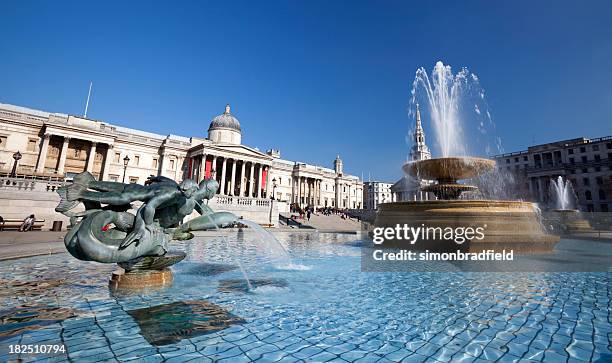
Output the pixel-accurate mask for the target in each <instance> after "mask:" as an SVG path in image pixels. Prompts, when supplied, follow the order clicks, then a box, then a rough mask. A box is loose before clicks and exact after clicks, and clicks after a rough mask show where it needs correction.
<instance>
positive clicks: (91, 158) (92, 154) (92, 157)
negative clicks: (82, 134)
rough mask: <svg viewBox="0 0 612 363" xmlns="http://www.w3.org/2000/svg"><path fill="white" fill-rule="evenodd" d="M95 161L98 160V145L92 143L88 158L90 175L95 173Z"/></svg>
mask: <svg viewBox="0 0 612 363" xmlns="http://www.w3.org/2000/svg"><path fill="white" fill-rule="evenodd" d="M95 160H96V143H95V142H93V141H92V142H91V147H90V148H89V156H88V157H87V171H88V172H90V173H91V172H92V171H93V164H94V161H95Z"/></svg>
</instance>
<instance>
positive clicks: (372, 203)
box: [363, 181, 395, 210]
mask: <svg viewBox="0 0 612 363" xmlns="http://www.w3.org/2000/svg"><path fill="white" fill-rule="evenodd" d="M392 185H393V184H392V183H385V182H379V181H370V182H364V183H363V205H364V208H365V209H368V210H376V209H377V208H378V205H379V204H380V203H389V202H395V200H394V199H393V195H392V193H391V186H392Z"/></svg>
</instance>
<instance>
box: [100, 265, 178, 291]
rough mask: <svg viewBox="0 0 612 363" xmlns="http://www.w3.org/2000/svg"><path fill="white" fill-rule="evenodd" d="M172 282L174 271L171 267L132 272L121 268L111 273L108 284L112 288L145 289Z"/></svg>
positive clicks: (163, 285)
mask: <svg viewBox="0 0 612 363" xmlns="http://www.w3.org/2000/svg"><path fill="white" fill-rule="evenodd" d="M171 283H172V271H171V270H170V269H169V268H165V269H163V270H138V271H131V272H125V270H123V269H119V270H117V271H115V272H113V274H112V275H111V279H110V281H109V282H108V286H109V287H110V289H111V290H143V289H148V288H160V287H165V286H168V285H170V284H171Z"/></svg>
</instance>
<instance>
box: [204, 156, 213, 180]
mask: <svg viewBox="0 0 612 363" xmlns="http://www.w3.org/2000/svg"><path fill="white" fill-rule="evenodd" d="M211 175H212V160H206V163H205V164H204V177H205V178H206V179H210V177H211Z"/></svg>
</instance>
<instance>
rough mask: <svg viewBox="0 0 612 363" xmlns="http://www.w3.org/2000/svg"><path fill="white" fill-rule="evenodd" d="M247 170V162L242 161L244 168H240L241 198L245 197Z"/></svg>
mask: <svg viewBox="0 0 612 363" xmlns="http://www.w3.org/2000/svg"><path fill="white" fill-rule="evenodd" d="M245 168H246V162H245V161H244V160H243V161H242V167H241V168H240V196H241V197H244V185H245V184H246V181H247V178H246V175H245V174H244V172H245Z"/></svg>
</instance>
